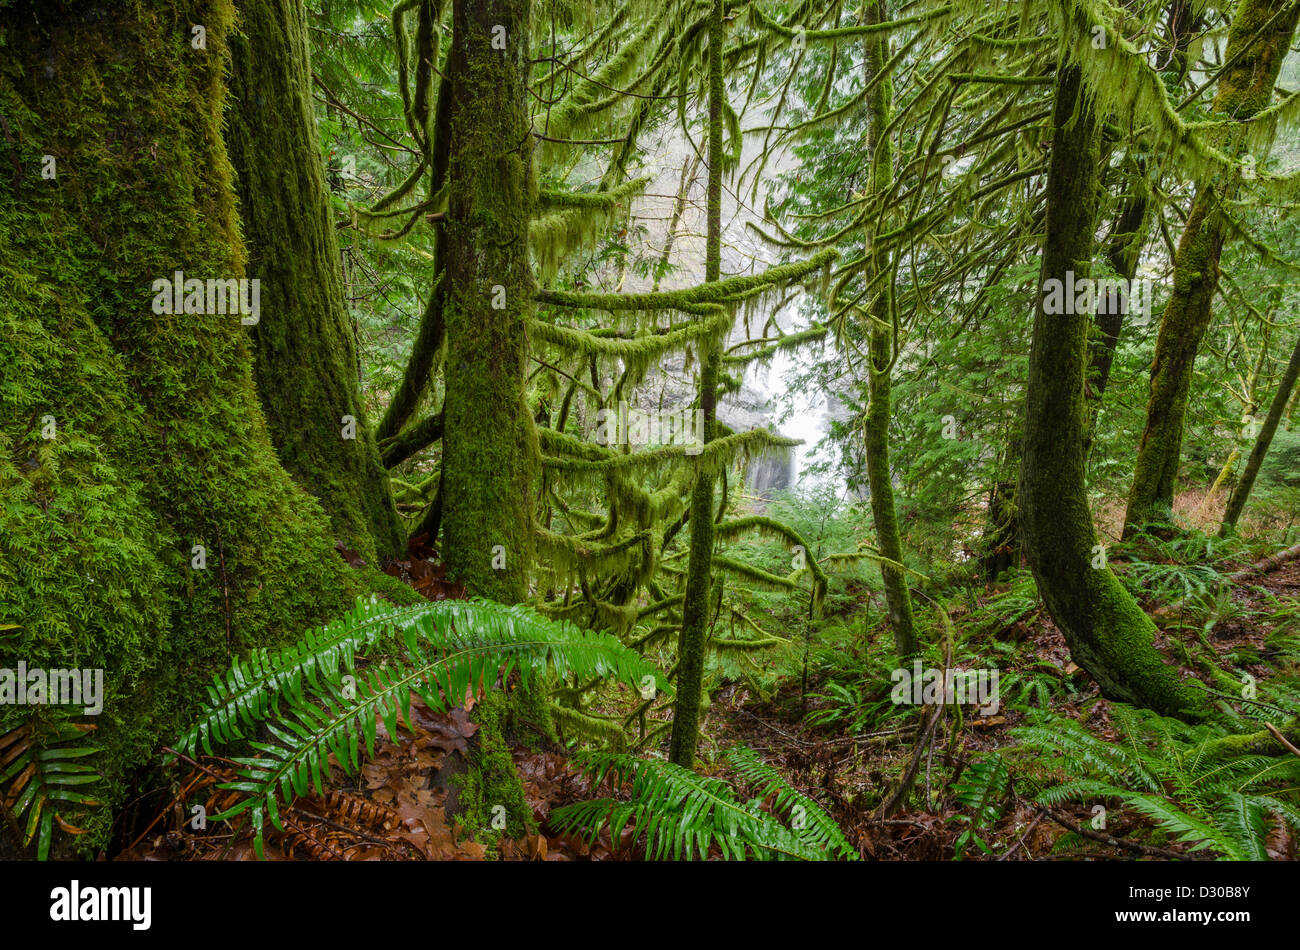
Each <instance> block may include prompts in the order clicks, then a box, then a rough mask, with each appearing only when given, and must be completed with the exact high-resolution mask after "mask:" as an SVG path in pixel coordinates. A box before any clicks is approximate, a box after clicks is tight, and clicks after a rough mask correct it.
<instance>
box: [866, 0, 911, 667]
mask: <svg viewBox="0 0 1300 950" xmlns="http://www.w3.org/2000/svg"><path fill="white" fill-rule="evenodd" d="M863 15H864V20H865V22H866V23H869V24H870V23H883V22H886V21H887V20H888V19H889V16H888V13H887V12H886V10H885V4H884V2H883V0H874V2H869V3H866V4H864V6H863ZM888 36H889V34H888V33H875V34H871V35H869V36H868V37H867V40H866V57H865V60H864V65H865V69H866V71H867V73H868V81H869V80H870V78H871V77H873V76H876V75H878V74H879V73H880V72H881V71H882V70H883V69H884V68H885V62H886V60H888V58H889V56H888V48H887V47H888ZM893 98H894V84H893V82H892V81H891V80H889V79H885V80H884V81H882V82H879V83H877V84H876V86H875V88H874V90H873V91H872V93H871V96H870V98H869V100H868V102H867V113H868V133H867V139H868V147H869V148H870V149H871V190H872V191H873V192H874V193H875V194H884V193H885V192H887V191H888V190H889V188H890V187H891V185H892V184H893V179H894V153H893V149H892V148H891V147H890V143H889V137H888V136H887V135H886V134H885V130H886V128H887V127H888V126H889V122H890V120H891V119H892V117H893V106H892V101H893ZM866 240H867V253H868V257H869V264H868V266H867V268H866V270H865V271H864V273H863V279H864V280H867V281H870V280H873V279H875V278H876V277H877V276H879V275H880V274H883V273H885V272H887V271H889V270H890V269H891V266H892V264H891V261H890V255H889V254H888V253H887V252H881V251H878V250H876V249H875V248H874V247H873V246H872V245H873V243H874V234H873V233H872V231H871V229H870V228H868V230H867V234H866ZM867 316H868V320H869V321H870V327H871V330H870V338H871V342H870V359H869V361H868V376H869V381H868V385H869V389H870V397H871V398H870V402H869V403H868V404H867V418H866V450H867V482H868V484H869V485H870V486H871V516H872V520H873V521H874V523H875V527H876V544H877V546H878V547H879V549H880V554H881V555H882V556H883V557H885V558H888V559H889V560H890V561H894V562H896V563H899V564H901V563H902V562H903V541H902V538H901V536H900V534H899V530H898V512H897V510H896V508H895V505H894V483H893V472H892V471H891V468H890V464H889V426H890V422H891V421H892V418H893V406H892V397H893V391H892V390H893V387H892V380H891V376H892V373H893V369H894V358H895V356H896V354H895V345H896V342H897V339H896V331H897V327H896V326H895V320H896V314H895V313H894V281H893V277H892V275H890V276H889V277H886V278H884V279H883V280H882V282H881V284H880V289H879V290H878V291H877V293H876V296H875V299H874V300H873V301H872V303H871V308H870V313H869V314H868V315H867ZM880 574H881V577H882V579H883V580H884V584H885V602H886V604H888V606H889V624H890V626H891V627H892V628H893V631H894V650H895V651H896V652H897V654H898V657H899V659H900V660H901V659H906V658H907V657H910V656H912V655H913V654H915V653H917V652H919V651H920V644H919V643H918V642H917V639H916V624H915V621H914V620H913V617H912V597H911V593H910V592H909V591H908V589H907V574H906V572H904V571H902V570H900V569H899V568H896V567H893V566H891V565H889V564H882V565H881V567H880Z"/></svg>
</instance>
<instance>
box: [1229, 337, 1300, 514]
mask: <svg viewBox="0 0 1300 950" xmlns="http://www.w3.org/2000/svg"><path fill="white" fill-rule="evenodd" d="M1297 379H1300V340H1297V341H1296V345H1295V349H1294V350H1292V351H1291V359H1290V360H1289V361H1288V362H1287V364H1286V369H1285V370H1283V372H1282V379H1281V381H1280V382H1279V383H1278V388H1277V393H1275V394H1274V396H1273V402H1272V404H1271V405H1270V406H1269V408H1268V416H1267V418H1265V419H1264V424H1263V426H1262V427H1261V428H1260V430H1259V435H1257V436H1256V437H1255V446H1254V448H1252V449H1251V451H1250V458H1249V459H1247V460H1246V469H1245V471H1243V472H1242V473H1241V478H1239V479H1238V480H1237V484H1236V485H1234V486H1233V489H1232V495H1231V496H1229V498H1228V506H1227V508H1226V509H1225V510H1224V513H1223V524H1222V525H1221V526H1220V528H1219V534H1220V535H1223V536H1226V535H1228V534H1230V533H1231V532H1232V529H1233V528H1235V527H1236V526H1237V519H1238V518H1240V517H1241V512H1242V509H1243V508H1245V507H1246V499H1248V498H1249V497H1250V492H1251V489H1253V488H1254V487H1255V479H1256V477H1257V476H1258V475H1259V467H1260V465H1262V464H1263V462H1264V457H1265V456H1266V455H1268V449H1269V446H1270V445H1272V444H1273V436H1274V435H1275V434H1276V433H1277V427H1278V425H1279V423H1281V421H1282V414H1283V413H1284V412H1285V411H1286V406H1287V403H1288V402H1289V401H1290V399H1291V393H1292V392H1293V391H1294V390H1295V387H1296V380H1297Z"/></svg>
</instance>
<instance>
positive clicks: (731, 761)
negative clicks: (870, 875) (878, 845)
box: [724, 745, 858, 860]
mask: <svg viewBox="0 0 1300 950" xmlns="http://www.w3.org/2000/svg"><path fill="white" fill-rule="evenodd" d="M724 758H725V759H726V761H727V764H728V765H730V766H731V767H732V768H733V769H735V770H736V772H737V773H738V774H739V775H740V776H741V777H742V778H743V779H744V780H745V781H747V782H749V783H750V784H751V785H753V786H754V787H755V788H756V790H757V792H756V794H757V795H758V796H759V798H763V799H765V798H767V797H768V796H769V795H771V796H775V798H774V803H775V807H776V808H778V809H780V810H781V811H783V812H785V813H786V814H787V815H790V816H792V817H791V819H790V820H791V828H793V829H794V831H795V833H796V834H798V835H799V837H800V838H803V839H804V840H805V841H806V842H807V843H808V844H810V845H812V846H813V847H815V848H817V849H819V850H820V851H822V852H824V853H826V854H833V855H835V856H837V857H841V858H846V859H849V860H853V859H856V858H857V856H858V855H857V851H856V850H855V849H854V847H853V846H852V845H851V844H849V841H848V839H847V838H845V837H844V832H842V831H841V830H840V826H839V825H837V824H836V823H835V819H833V818H831V816H830V815H828V814H827V813H826V811H825V810H824V809H823V808H822V807H821V806H820V805H818V804H817V803H816V802H815V801H813V800H812V799H811V798H808V797H807V796H806V795H804V794H802V793H801V792H799V791H798V790H796V789H794V788H792V787H791V786H790V783H789V782H787V781H786V780H785V778H784V776H782V775H781V773H780V772H778V771H777V770H776V769H774V768H773V767H772V766H771V765H769V764H767V763H766V762H764V761H763V760H762V759H760V758H759V757H758V753H757V752H755V751H754V750H753V749H751V748H749V747H748V746H743V745H737V746H732V747H731V748H730V749H728V750H727V752H726V754H725V756H724Z"/></svg>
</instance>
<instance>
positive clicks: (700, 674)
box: [668, 0, 726, 768]
mask: <svg viewBox="0 0 1300 950" xmlns="http://www.w3.org/2000/svg"><path fill="white" fill-rule="evenodd" d="M722 7H723V3H722V0H714V4H713V10H712V12H711V13H710V15H709V47H708V57H709V60H708V75H709V141H708V151H707V158H708V186H707V187H708V190H707V198H706V201H707V205H706V214H707V216H708V223H707V232H706V236H705V259H704V280H705V282H706V283H713V282H715V281H718V280H721V279H722V155H723V145H722V131H723V129H722V122H723V96H725V95H726V88H725V86H724V85H723V71H722V44H723V41H724V39H725V33H724V29H723V20H722V17H723V10H722ZM721 358H722V353H721V349H720V347H719V346H716V345H714V346H710V347H709V348H708V349H707V351H706V352H705V353H704V354H703V357H702V359H701V361H700V364H701V365H700V413H701V416H702V418H703V430H704V439H703V441H704V443H705V444H708V443H709V442H711V441H712V440H713V437H714V430H715V429H716V428H717V426H716V421H717V408H718V367H719V365H720V363H721ZM714 480H715V475H714V473H713V472H712V471H711V470H709V469H708V468H707V467H706V469H705V470H704V471H703V472H701V473H700V474H699V475H698V476H697V477H696V479H695V485H694V487H693V488H692V490H691V516H690V525H691V546H690V557H689V560H688V563H687V570H686V597H685V601H684V602H683V604H682V629H681V632H680V633H679V634H678V637H677V682H676V684H675V685H676V688H677V695H676V698H675V700H674V704H673V730H672V738H671V739H670V741H669V744H668V759H669V761H671V762H673V763H675V764H677V765H680V766H682V767H683V768H691V767H692V766H693V765H694V763H695V749H696V747H697V745H698V744H699V737H700V705H701V703H702V702H703V700H704V660H705V655H706V653H707V647H708V642H707V641H708V624H709V600H710V591H711V590H712V580H711V578H712V567H713V534H714V531H713V487H714Z"/></svg>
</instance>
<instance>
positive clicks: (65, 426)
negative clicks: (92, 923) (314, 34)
mask: <svg viewBox="0 0 1300 950" xmlns="http://www.w3.org/2000/svg"><path fill="white" fill-rule="evenodd" d="M232 15H233V14H232V9H231V6H230V4H229V3H227V2H222V0H212V2H204V3H189V2H187V3H180V2H178V0H177V2H166V0H151V2H147V3H146V2H127V3H116V4H111V5H110V4H104V3H97V2H61V3H55V4H50V3H34V2H20V3H14V4H9V5H6V6H4V7H3V9H0V45H3V46H4V47H5V50H6V53H5V57H4V59H3V60H2V61H0V113H3V114H4V116H5V117H6V120H7V122H8V125H9V128H10V130H11V132H12V138H11V139H10V140H8V142H7V144H6V145H5V146H4V147H5V148H7V149H8V154H7V155H6V156H5V172H4V174H3V175H0V374H2V375H0V419H3V423H2V426H3V428H0V618H2V622H5V623H16V624H21V629H20V630H18V631H15V632H14V633H13V634H12V635H11V636H9V637H8V638H7V639H5V640H4V641H0V666H6V667H8V666H12V665H13V664H14V663H15V662H16V661H17V660H19V659H22V660H25V661H26V662H27V663H28V665H31V666H35V665H41V666H47V667H53V666H70V665H72V666H79V667H92V668H94V667H100V668H103V669H104V670H105V689H106V693H107V696H106V701H105V708H104V713H103V715H101V716H100V717H98V720H97V725H98V726H99V729H98V730H97V732H96V741H97V742H98V743H99V744H101V745H102V747H103V752H102V753H101V755H100V756H99V758H98V760H97V761H98V763H99V765H100V766H101V767H102V769H103V774H104V779H105V781H104V783H103V785H102V787H98V788H96V796H97V797H98V798H100V799H101V800H102V801H104V802H105V803H106V804H107V805H108V806H109V807H110V809H111V808H112V806H115V805H117V804H119V803H120V802H121V801H122V800H123V798H124V797H125V795H126V793H127V791H128V789H129V788H131V787H132V783H133V778H132V776H133V773H134V772H135V770H136V769H138V768H139V767H140V766H142V765H143V764H145V763H147V762H148V761H149V760H150V758H151V757H152V755H153V753H154V750H155V749H156V747H157V745H158V744H159V742H160V741H165V740H167V739H170V738H171V737H172V736H173V735H174V734H175V733H176V732H177V731H179V727H180V726H181V725H182V723H183V722H184V721H185V720H186V719H187V717H188V716H189V715H190V714H191V713H192V711H193V710H194V709H195V708H197V706H198V704H199V703H200V702H201V700H202V699H203V684H204V683H205V682H206V681H207V680H209V679H210V677H211V676H212V674H213V673H214V672H215V671H217V670H219V669H224V668H225V667H226V666H227V665H228V663H229V660H230V658H231V656H232V655H233V654H235V653H237V652H240V651H244V650H247V649H249V648H250V647H253V646H256V645H262V644H267V643H272V642H276V641H279V640H282V639H286V638H288V637H292V636H296V635H297V634H298V633H300V632H301V630H302V628H303V627H304V626H306V625H307V624H309V623H311V622H314V621H318V620H320V619H321V618H323V617H325V616H327V615H330V614H332V613H334V612H335V611H336V610H338V609H340V608H341V607H342V606H344V605H345V604H346V603H347V602H348V600H349V599H350V594H351V592H352V591H351V590H350V588H352V589H355V588H356V587H357V586H358V583H357V581H356V580H353V579H352V578H351V577H350V576H349V575H348V572H347V568H346V565H345V564H344V563H343V562H342V560H341V559H340V558H339V557H338V555H337V554H336V553H335V552H334V550H333V539H332V537H331V531H330V530H329V524H328V521H327V520H326V518H325V516H324V514H323V512H322V510H321V508H320V506H319V504H318V503H317V502H316V501H315V500H314V499H312V498H311V497H310V496H308V495H307V494H306V493H304V492H303V491H302V490H301V489H299V488H297V487H296V486H295V485H294V483H293V482H292V481H291V479H290V478H289V476H288V475H287V474H286V473H285V471H284V470H283V469H282V468H281V466H280V464H279V461H278V460H277V458H276V455H275V452H274V449H273V448H272V446H271V442H270V438H269V436H268V432H267V427H266V423H265V420H264V418H263V415H262V410H261V408H260V406H259V404H258V399H257V395H256V393H255V391H254V387H253V380H252V375H251V362H252V359H251V353H250V349H249V346H248V343H247V340H246V339H245V336H244V333H245V329H244V328H243V327H242V326H241V325H240V323H239V317H238V315H229V314H227V315H222V314H185V313H181V314H156V313H154V312H153V311H152V308H151V306H150V305H151V302H152V299H153V293H152V289H151V284H152V281H153V280H154V279H156V278H165V277H170V275H171V274H172V272H173V271H175V270H178V269H179V270H183V271H185V272H186V274H187V276H195V277H239V276H242V274H243V267H244V261H243V252H242V247H241V244H240V237H239V230H238V219H237V216H236V212H235V200H234V190H233V187H232V184H231V175H230V166H229V163H228V162H227V160H226V155H225V150H224V147H223V145H222V136H221V128H222V120H223V110H222V107H223V103H224V86H223V80H222V75H223V69H224V62H225V44H226V36H227V34H228V31H229V29H230V24H231V20H232ZM195 23H199V24H202V25H204V27H205V28H206V49H195V48H193V46H192V45H191V37H192V32H191V26H192V25H193V24H195ZM44 154H52V155H54V156H56V159H57V163H58V165H57V168H58V175H57V178H55V179H54V180H45V179H43V178H42V177H41V175H40V169H41V164H42V163H41V156H42V155H44ZM47 415H48V416H52V417H53V419H54V421H55V423H56V425H57V433H56V434H55V437H54V438H53V439H51V440H46V439H44V438H43V437H42V432H41V429H42V422H41V420H42V418H43V417H44V416H47ZM195 545H203V546H204V547H205V548H206V569H203V570H195V569H193V568H192V567H191V557H192V553H191V549H192V547H193V546H195ZM25 714H26V711H25V710H22V709H18V708H16V707H6V708H5V709H3V710H0V717H2V718H0V731H3V730H5V729H8V728H11V727H12V726H13V725H14V724H15V722H16V721H18V720H21V719H22V718H23V717H24V716H25ZM94 832H95V833H94V834H92V835H90V836H87V837H86V838H84V839H80V841H81V844H82V845H84V846H88V847H92V846H98V845H102V844H103V843H104V841H105V837H106V832H107V816H106V814H105V815H104V816H101V818H100V819H97V824H95V826H94Z"/></svg>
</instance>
